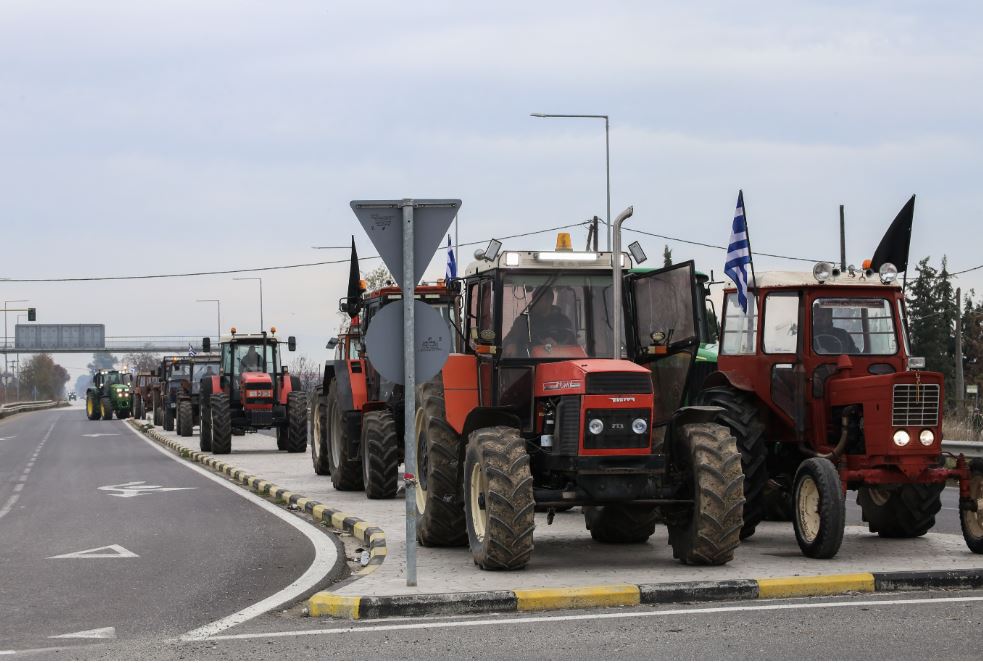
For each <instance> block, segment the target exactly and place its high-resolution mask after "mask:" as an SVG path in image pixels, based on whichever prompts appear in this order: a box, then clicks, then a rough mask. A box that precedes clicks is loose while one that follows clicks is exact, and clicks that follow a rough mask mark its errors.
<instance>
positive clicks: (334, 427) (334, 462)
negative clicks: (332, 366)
mask: <svg viewBox="0 0 983 663" xmlns="http://www.w3.org/2000/svg"><path fill="white" fill-rule="evenodd" d="M327 406H328V411H327V423H328V431H327V432H328V450H329V451H330V452H331V453H330V454H329V455H328V458H329V459H330V464H331V483H332V485H333V486H334V487H335V490H362V488H363V484H362V463H361V462H360V461H359V459H358V458H351V457H350V451H351V448H352V445H351V443H350V440H349V439H348V433H347V431H346V430H345V422H344V419H343V414H344V413H343V412H342V410H341V404H340V403H339V402H338V386H337V382H336V381H335V380H332V381H331V385H330V386H329V387H328V402H327Z"/></svg>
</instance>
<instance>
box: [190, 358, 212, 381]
mask: <svg viewBox="0 0 983 663" xmlns="http://www.w3.org/2000/svg"><path fill="white" fill-rule="evenodd" d="M193 370H194V372H193V373H192V379H191V383H192V384H198V381H199V380H201V379H202V378H207V377H211V376H213V375H218V362H217V361H215V362H211V363H208V364H195V365H194V369H193Z"/></svg>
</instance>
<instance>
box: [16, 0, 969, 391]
mask: <svg viewBox="0 0 983 663" xmlns="http://www.w3.org/2000/svg"><path fill="white" fill-rule="evenodd" d="M981 7H983V5H980V3H977V2H961V3H960V2H933V3H916V2H903V1H899V0H895V1H890V2H869V3H860V2H822V3H805V2H794V3H793V2H773V3H762V2H740V3H735V2H719V3H712V2H706V3H693V2H679V3H671V2H607V3H596V2H595V3H589V2H570V1H563V2H521V3H507V2H497V3H462V2H420V1H414V2H347V3H342V2H314V1H306V2H305V1H289V2H288V1H284V2H273V1H266V2H246V1H235V2H232V1H230V2H220V1H210V0H194V1H193V2H192V1H179V0H169V1H167V2H163V1H161V2H133V1H132V0H125V1H120V2H95V1H86V2H83V1H81V0H70V1H65V2H42V1H39V0H29V1H22V2H19V1H16V0H3V2H2V3H0V182H2V183H3V186H2V187H0V192H2V193H0V218H2V223H3V239H4V242H3V248H4V251H3V253H2V258H0V277H7V278H12V279H29V278H50V277H78V276H110V275H125V274H152V273H163V272H183V271H202V270H209V269H235V268H246V267H256V266H272V265H283V264H293V263H303V262H311V261H316V260H327V259H333V258H336V259H339V260H342V261H346V259H347V252H346V251H344V250H342V251H315V250H312V249H311V248H310V247H311V246H313V245H325V244H328V245H330V244H345V243H346V242H347V241H348V240H349V237H350V235H352V234H354V235H355V237H356V242H357V244H358V247H359V251H360V253H362V254H363V255H370V254H373V253H374V251H373V249H372V247H371V245H370V243H369V242H368V240H367V239H366V237H365V236H364V234H363V233H362V231H361V228H360V227H359V225H358V223H357V221H356V219H355V217H354V215H353V214H352V213H351V210H350V208H349V206H348V202H349V201H350V200H351V199H353V198H399V197H407V196H411V197H459V198H461V199H462V200H463V201H464V203H463V207H462V210H461V216H460V237H461V241H462V242H464V241H473V240H483V239H486V238H488V237H490V236H493V235H495V236H502V235H508V234H513V233H519V232H524V231H528V230H535V229H538V228H545V227H550V226H555V225H561V224H565V223H573V222H577V221H581V220H583V219H586V218H588V217H589V216H592V215H594V214H598V215H600V216H604V214H605V209H604V207H605V188H604V134H603V123H602V122H600V121H595V120H556V119H551V120H544V119H534V118H530V117H529V113H531V112H535V111H542V112H551V113H606V114H609V115H610V116H611V189H612V210H613V212H614V213H615V214H617V212H618V211H620V210H621V209H623V208H624V207H625V206H627V205H629V204H631V205H634V206H635V216H634V218H632V219H631V221H630V222H629V226H630V227H632V228H638V229H642V230H646V231H649V232H656V233H661V234H666V235H671V236H675V237H680V238H683V239H691V240H696V241H702V242H709V243H712V244H726V242H727V239H728V235H729V226H730V222H731V218H732V215H733V208H734V203H735V201H736V196H737V191H738V189H739V188H743V189H744V193H745V201H746V205H747V214H748V223H749V226H750V231H751V237H752V248H753V249H755V250H757V251H759V252H769V253H779V254H790V255H796V256H802V257H804V258H809V259H820V258H826V259H835V258H836V257H837V254H838V235H837V225H838V216H837V210H838V205H839V204H841V203H842V204H845V205H846V215H847V223H848V259H849V260H850V261H851V262H856V263H858V264H859V263H860V262H861V261H862V260H863V259H864V258H867V257H870V255H871V254H872V252H873V249H874V247H875V246H876V244H877V241H878V240H879V239H880V236H881V234H882V233H883V231H884V230H885V229H886V227H887V225H888V224H889V223H890V221H891V220H892V219H893V217H894V214H895V213H896V212H897V210H898V209H899V208H900V207H901V205H902V204H903V203H904V202H905V200H906V199H907V198H908V197H909V196H910V195H911V194H912V193H916V194H918V204H917V206H916V211H915V233H914V239H913V242H912V258H913V262H914V261H915V260H917V258H920V257H922V256H924V255H931V256H932V257H933V258H935V259H938V258H940V257H941V255H942V254H947V255H948V257H949V261H950V265H951V267H952V268H953V269H957V270H958V269H964V268H968V267H972V266H975V265H979V264H981V263H983V250H981V248H983V241H981V240H980V238H979V231H978V229H979V228H980V220H981V215H983V190H981V186H980V185H981V173H983V169H981V166H983V156H981V155H983V129H981V123H980V118H981V117H983V85H981V83H983V57H981V56H983V20H981V19H983V16H981V13H983V11H981V9H980V8H981ZM628 236H629V238H630V239H637V238H639V237H638V236H635V235H631V234H629V235H628ZM641 239H642V243H643V245H644V246H645V247H646V249H647V250H648V253H649V255H650V256H653V258H657V257H658V255H659V254H660V253H661V249H662V245H663V241H662V240H657V239H654V238H641ZM583 241H584V233H583V232H582V231H577V232H576V233H575V243H576V244H578V245H580V244H582V243H583ZM553 242H554V237H553V235H551V234H544V235H538V236H534V237H530V238H526V239H523V240H513V241H510V242H506V246H507V247H510V248H516V249H538V248H544V247H549V246H552V244H553ZM669 244H670V246H671V248H672V249H673V256H674V257H675V258H676V259H677V260H679V259H684V258H695V259H696V260H697V262H698V264H699V265H700V266H701V267H702V268H703V269H706V270H709V269H711V268H712V269H714V270H715V271H716V272H717V273H718V274H719V273H720V272H722V263H723V255H724V254H723V252H722V251H718V250H713V249H706V248H699V247H695V246H691V245H686V244H682V243H676V242H670V243H669ZM472 251H473V248H469V249H468V251H466V252H464V251H462V253H465V254H470V253H471V252H472ZM461 262H462V263H463V262H466V259H465V258H464V257H462V260H461ZM375 264H376V263H371V262H365V263H363V267H365V268H370V267H372V266H374V265H375ZM755 268H756V269H757V270H758V271H764V270H767V269H811V265H810V264H809V263H806V262H791V261H786V260H777V259H769V258H765V257H763V256H759V257H758V258H757V259H756V260H755ZM431 271H432V273H433V275H434V276H436V275H437V274H439V273H442V272H443V255H441V256H440V257H439V258H438V259H436V260H435V261H434V263H433V265H432V270H431ZM263 278H264V294H265V321H266V324H267V326H269V325H271V324H275V325H277V327H278V328H279V330H280V332H281V333H282V334H294V335H296V336H297V337H298V340H299V343H300V346H301V347H300V351H301V352H303V353H304V354H307V355H309V356H311V357H313V358H316V359H319V360H320V359H323V358H324V356H325V354H326V353H325V351H324V349H323V347H324V343H325V342H326V340H327V338H328V337H329V336H331V335H332V333H333V331H334V329H335V328H336V327H337V322H338V317H337V314H336V309H337V300H338V298H339V297H341V296H343V294H344V287H345V282H346V279H347V265H346V264H339V265H336V266H330V267H317V268H306V269H296V270H289V271H278V272H266V273H264V274H263ZM959 284H960V285H962V286H963V288H964V289H968V288H970V287H975V288H976V289H977V291H980V292H983V270H979V271H977V272H974V273H970V274H966V275H965V276H963V277H962V278H960V280H959ZM256 291H257V288H256V283H254V282H253V283H248V282H247V283H240V282H235V281H232V280H231V277H229V276H209V277H195V278H181V279H161V280H148V281H128V282H92V283H67V284H66V283H54V284H38V283H7V284H3V283H0V297H2V299H19V298H30V299H31V305H33V306H36V307H37V308H38V311H39V321H40V322H62V323H69V322H92V323H105V324H106V329H107V333H108V334H110V335H128V334H189V335H201V334H204V333H210V332H214V328H215V316H214V308H213V307H212V305H209V304H198V303H195V301H194V300H195V299H196V298H221V300H222V314H223V326H224V327H228V326H229V325H231V324H235V325H237V326H238V327H239V328H240V329H252V328H256V327H258V325H259V319H258V318H259V315H258V297H257V294H256ZM13 323H14V320H13V317H11V319H10V327H11V333H12V329H13ZM62 359H63V362H62V363H63V364H65V365H66V366H67V367H69V368H70V369H72V370H71V371H70V372H71V373H72V375H73V378H74V377H75V376H77V375H78V374H79V373H80V372H82V370H81V369H83V368H84V366H85V364H86V363H87V362H88V360H89V357H88V356H81V355H79V356H75V357H67V358H62Z"/></svg>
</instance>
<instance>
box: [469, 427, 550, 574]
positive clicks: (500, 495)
mask: <svg viewBox="0 0 983 663" xmlns="http://www.w3.org/2000/svg"><path fill="white" fill-rule="evenodd" d="M464 476H465V482H464V513H465V518H466V521H467V528H468V543H469V544H470V546H471V554H472V555H473V556H474V561H475V564H477V565H478V566H480V567H481V568H483V569H489V570H501V571H513V570H516V569H521V568H524V567H525V566H526V564H528V563H529V558H530V557H532V549H533V530H535V528H536V520H535V518H536V513H535V508H536V502H535V499H534V497H533V489H532V473H531V472H530V469H529V454H528V453H527V452H526V441H525V440H524V439H523V438H522V436H521V435H520V434H519V431H517V430H516V429H514V428H509V427H508V426H491V427H489V428H479V429H478V430H476V431H474V432H473V433H471V435H470V436H469V437H468V448H467V451H466V452H465V454H464Z"/></svg>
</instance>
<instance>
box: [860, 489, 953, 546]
mask: <svg viewBox="0 0 983 663" xmlns="http://www.w3.org/2000/svg"><path fill="white" fill-rule="evenodd" d="M944 488H945V484H943V483H937V484H904V485H902V486H901V487H900V488H896V489H894V490H889V489H883V488H876V487H874V486H863V487H861V488H860V490H858V491H857V504H859V505H860V513H861V517H862V518H863V520H864V522H865V523H867V528H868V529H869V530H870V531H871V532H874V533H876V534H878V535H879V536H882V537H884V538H885V539H912V538H915V537H916V536H922V535H923V534H925V533H926V532H928V531H929V530H930V529H932V527H934V526H935V515H936V514H937V513H938V512H939V511H941V510H942V490H943V489H944Z"/></svg>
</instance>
